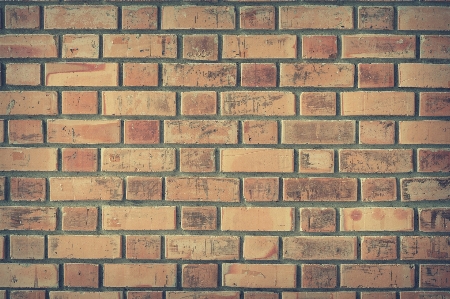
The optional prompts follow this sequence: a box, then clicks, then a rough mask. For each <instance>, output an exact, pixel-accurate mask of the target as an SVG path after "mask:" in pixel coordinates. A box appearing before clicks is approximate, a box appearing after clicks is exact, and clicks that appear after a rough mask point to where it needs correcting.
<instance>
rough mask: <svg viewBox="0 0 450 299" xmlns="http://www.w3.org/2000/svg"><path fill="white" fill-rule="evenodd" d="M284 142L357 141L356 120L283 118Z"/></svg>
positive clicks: (335, 142) (337, 142) (345, 142)
mask: <svg viewBox="0 0 450 299" xmlns="http://www.w3.org/2000/svg"><path fill="white" fill-rule="evenodd" d="M281 123H282V138H281V143H283V144H352V143H355V122H354V121H347V120H341V121H332V120H330V121H328V120H316V121H308V120H306V121H305V120H283V121H282V122H281Z"/></svg>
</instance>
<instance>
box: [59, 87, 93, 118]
mask: <svg viewBox="0 0 450 299" xmlns="http://www.w3.org/2000/svg"><path fill="white" fill-rule="evenodd" d="M61 106H62V114H97V113H98V94H97V92H96V91H63V92H62V105H61Z"/></svg>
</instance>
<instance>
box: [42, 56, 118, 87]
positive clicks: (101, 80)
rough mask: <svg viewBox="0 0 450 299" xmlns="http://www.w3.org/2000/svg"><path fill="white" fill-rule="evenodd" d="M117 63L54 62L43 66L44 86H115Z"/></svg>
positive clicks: (116, 81)
mask: <svg viewBox="0 0 450 299" xmlns="http://www.w3.org/2000/svg"><path fill="white" fill-rule="evenodd" d="M118 76H119V65H118V64H117V63H101V62H98V63H96V62H55V63H46V64H45V85H46V86H117V85H118V82H119V79H118Z"/></svg>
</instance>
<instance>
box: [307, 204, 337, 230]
mask: <svg viewBox="0 0 450 299" xmlns="http://www.w3.org/2000/svg"><path fill="white" fill-rule="evenodd" d="M300 231H303V232H309V233H325V232H335V231H336V210H335V209H334V208H300Z"/></svg>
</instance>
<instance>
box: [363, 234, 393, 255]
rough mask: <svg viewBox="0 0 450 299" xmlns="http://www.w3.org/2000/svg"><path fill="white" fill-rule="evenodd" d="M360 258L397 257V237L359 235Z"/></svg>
mask: <svg viewBox="0 0 450 299" xmlns="http://www.w3.org/2000/svg"><path fill="white" fill-rule="evenodd" d="M361 259H362V260H374V261H381V260H395V259H397V237H395V236H386V237H385V236H383V237H373V236H365V237H361Z"/></svg>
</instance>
